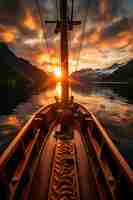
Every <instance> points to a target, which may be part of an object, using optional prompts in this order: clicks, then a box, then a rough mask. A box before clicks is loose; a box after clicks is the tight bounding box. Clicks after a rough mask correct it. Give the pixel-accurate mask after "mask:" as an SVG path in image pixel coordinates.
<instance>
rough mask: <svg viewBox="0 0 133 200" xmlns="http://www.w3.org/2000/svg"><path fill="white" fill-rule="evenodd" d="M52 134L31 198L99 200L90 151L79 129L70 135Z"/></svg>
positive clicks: (56, 131) (57, 129)
mask: <svg viewBox="0 0 133 200" xmlns="http://www.w3.org/2000/svg"><path fill="white" fill-rule="evenodd" d="M58 132H59V126H56V127H55V128H54V130H53V131H52V133H51V134H50V135H49V137H48V140H47V143H46V145H45V148H44V150H43V153H42V156H41V159H40V162H39V164H38V167H37V172H36V175H35V178H34V181H33V185H32V189H31V195H30V199H34V200H36V199H38V200H42V199H43V200H44V199H48V200H53V199H69V200H71V199H72V200H74V199H75V200H79V199H81V200H85V199H94V200H95V199H97V195H96V191H95V190H94V185H93V184H94V183H93V179H92V176H91V173H89V172H90V171H89V170H88V169H89V163H88V159H87V154H86V152H85V148H84V144H83V140H82V138H81V135H80V132H79V130H78V129H77V130H76V129H75V130H74V131H73V133H70V135H69V136H70V137H68V138H64V137H62V136H61V134H58Z"/></svg>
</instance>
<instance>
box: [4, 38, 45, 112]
mask: <svg viewBox="0 0 133 200" xmlns="http://www.w3.org/2000/svg"><path fill="white" fill-rule="evenodd" d="M46 80H47V75H46V73H45V72H43V71H42V70H40V69H38V68H37V67H36V66H33V65H32V64H30V63H29V62H28V61H27V60H24V59H22V58H18V57H17V56H16V55H15V54H14V53H13V52H12V51H11V50H10V49H9V48H8V46H7V45H6V44H5V43H3V42H1V43H0V95H1V98H0V113H3V112H5V108H6V110H7V111H8V110H10V109H9V108H13V107H14V106H16V105H17V103H19V102H20V101H23V100H24V99H25V98H27V96H30V95H31V93H32V91H33V89H34V90H35V89H37V88H39V87H40V86H41V85H42V84H44V83H45V82H46Z"/></svg>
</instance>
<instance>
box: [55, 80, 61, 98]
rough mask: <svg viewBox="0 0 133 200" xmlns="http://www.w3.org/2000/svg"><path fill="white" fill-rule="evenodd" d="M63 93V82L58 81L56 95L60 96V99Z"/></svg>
mask: <svg viewBox="0 0 133 200" xmlns="http://www.w3.org/2000/svg"><path fill="white" fill-rule="evenodd" d="M61 95H62V85H61V82H57V83H56V96H57V97H58V98H59V100H60V99H61Z"/></svg>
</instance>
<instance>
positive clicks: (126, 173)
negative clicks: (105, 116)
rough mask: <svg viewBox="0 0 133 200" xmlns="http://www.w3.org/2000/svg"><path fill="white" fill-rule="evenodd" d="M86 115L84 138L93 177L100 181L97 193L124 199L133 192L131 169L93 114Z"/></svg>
mask: <svg viewBox="0 0 133 200" xmlns="http://www.w3.org/2000/svg"><path fill="white" fill-rule="evenodd" d="M88 116H89V118H88V119H87V121H88V129H87V131H86V134H85V138H86V141H87V146H88V148H89V153H88V155H89V159H90V161H91V163H92V169H93V173H94V177H95V179H96V182H97V180H98V178H99V180H100V181H101V182H102V184H98V188H99V194H101V198H104V196H105V195H106V194H105V193H108V194H107V195H108V196H109V195H110V199H118V198H120V199H126V197H127V194H130V195H131V194H133V171H132V169H131V168H130V166H129V165H128V164H127V162H126V161H125V159H124V158H123V156H122V155H121V153H120V152H119V151H118V149H117V148H116V146H115V145H114V143H113V142H112V140H111V139H110V137H109V135H108V133H107V131H106V130H105V129H104V128H103V127H102V125H101V123H100V122H99V121H98V119H97V118H96V117H95V115H93V114H92V113H88ZM101 186H103V187H104V189H102V188H101ZM105 191H106V192H105Z"/></svg>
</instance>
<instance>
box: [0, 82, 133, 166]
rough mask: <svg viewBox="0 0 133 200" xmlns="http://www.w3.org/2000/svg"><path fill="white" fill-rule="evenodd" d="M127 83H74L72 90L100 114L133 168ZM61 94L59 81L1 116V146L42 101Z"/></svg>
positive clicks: (130, 100)
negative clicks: (110, 86)
mask: <svg viewBox="0 0 133 200" xmlns="http://www.w3.org/2000/svg"><path fill="white" fill-rule="evenodd" d="M128 89H129V88H127V87H125V86H124V87H123V86H121V87H118V86H117V87H115V88H113V89H111V88H107V87H87V86H80V87H79V86H73V87H72V90H71V92H70V93H71V94H72V95H73V96H74V98H75V101H77V102H79V103H81V104H83V105H84V106H86V107H87V108H88V110H89V111H92V112H93V113H94V114H96V115H97V117H98V119H99V120H100V121H101V123H102V124H103V125H104V127H105V128H106V129H107V130H108V133H109V135H110V137H111V138H112V139H113V141H114V142H115V144H116V145H117V147H118V148H119V150H120V152H121V153H122V154H123V155H124V157H125V159H126V160H127V161H128V163H129V164H130V166H131V167H132V168H133V98H132V94H130V93H132V91H130V92H129V90H128ZM55 95H57V96H60V95H61V86H60V84H59V83H58V84H57V85H56V87H55V88H54V87H53V88H48V89H47V90H45V91H42V92H40V93H38V94H34V95H32V97H31V98H29V99H28V100H27V101H26V102H21V103H20V104H19V105H18V106H17V107H16V108H15V109H14V110H12V112H11V113H10V114H9V115H1V116H0V150H1V151H2V150H3V149H4V148H5V147H6V146H7V144H8V143H9V142H10V141H11V140H12V139H13V137H15V135H16V134H17V132H18V130H19V129H20V128H21V127H22V125H23V124H24V123H25V122H26V121H27V119H29V117H30V116H31V115H32V114H33V113H34V112H35V111H36V110H37V109H38V108H40V107H41V106H42V105H47V104H49V103H52V102H54V96H55Z"/></svg>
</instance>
